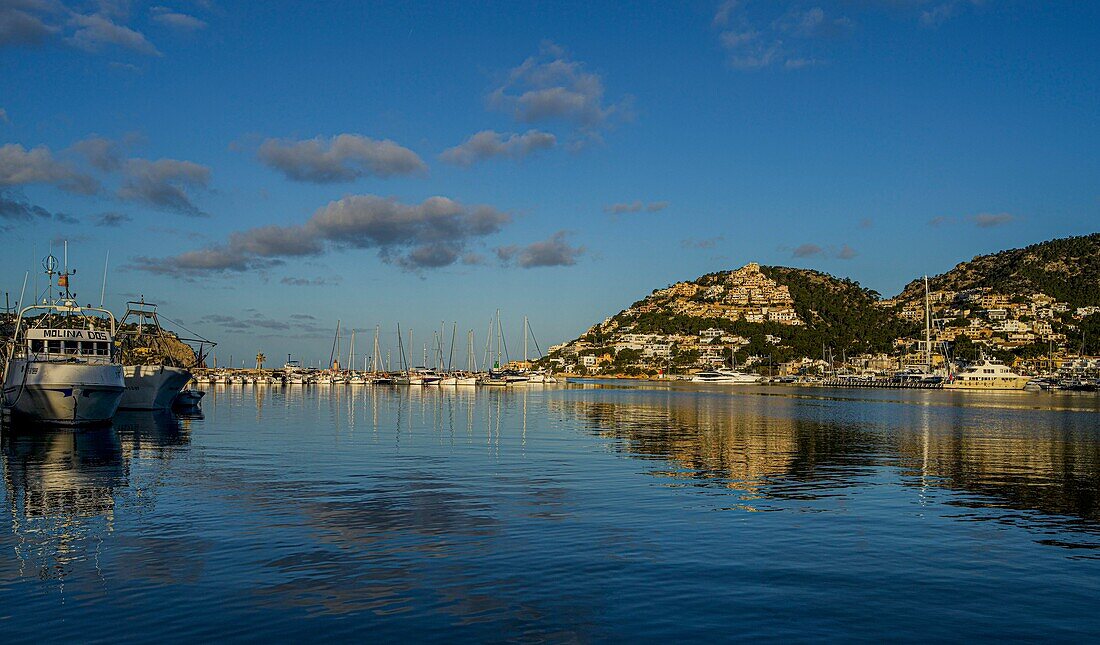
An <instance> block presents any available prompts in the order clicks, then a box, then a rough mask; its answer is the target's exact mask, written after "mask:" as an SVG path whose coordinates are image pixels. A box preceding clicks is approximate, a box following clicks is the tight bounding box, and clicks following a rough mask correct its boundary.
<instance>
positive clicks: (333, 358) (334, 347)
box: [328, 319, 340, 368]
mask: <svg viewBox="0 0 1100 645" xmlns="http://www.w3.org/2000/svg"><path fill="white" fill-rule="evenodd" d="M339 342H340V320H339V319H337V320H336V336H335V337H333V339H332V351H331V352H329V355H328V366H329V367H330V368H331V367H332V364H333V362H334V361H336V359H337V358H338V357H339V354H338V353H337V351H338V344H339Z"/></svg>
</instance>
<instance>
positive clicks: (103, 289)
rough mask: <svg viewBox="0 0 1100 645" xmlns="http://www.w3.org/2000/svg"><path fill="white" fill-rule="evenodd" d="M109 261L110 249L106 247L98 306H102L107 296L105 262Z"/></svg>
mask: <svg viewBox="0 0 1100 645" xmlns="http://www.w3.org/2000/svg"><path fill="white" fill-rule="evenodd" d="M110 261H111V249H107V257H106V258H104V260H103V282H102V283H101V285H100V287H99V306H100V307H102V306H103V301H104V300H106V298H107V264H108V263H109V262H110Z"/></svg>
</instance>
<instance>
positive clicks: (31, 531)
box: [0, 412, 190, 581]
mask: <svg viewBox="0 0 1100 645" xmlns="http://www.w3.org/2000/svg"><path fill="white" fill-rule="evenodd" d="M185 423H190V422H185ZM0 434H2V437H0V446H2V454H3V475H4V485H5V489H6V498H7V502H8V507H9V512H10V515H11V538H13V540H14V541H13V543H14V545H15V552H16V557H17V559H18V561H19V572H18V573H19V575H20V576H26V575H33V576H37V577H39V578H43V579H57V580H62V581H63V580H64V579H65V578H67V577H68V576H70V575H71V574H72V572H73V571H74V570H76V569H77V568H78V567H81V566H84V565H88V566H91V567H92V568H93V569H94V570H95V571H97V572H98V570H99V554H100V549H101V546H102V543H103V540H104V539H105V537H106V536H107V535H109V534H112V533H113V532H114V531H115V523H116V513H117V512H118V509H119V508H120V506H122V505H124V504H129V503H130V500H131V498H130V497H128V496H129V495H133V494H134V493H135V492H136V493H138V494H137V495H136V498H137V499H139V500H140V505H145V506H149V505H151V504H153V503H154V501H155V495H153V494H152V493H153V492H154V490H155V488H156V487H155V486H149V485H145V484H144V483H143V482H142V481H141V480H142V479H144V473H141V474H139V476H138V478H137V479H138V481H136V482H135V476H134V475H135V473H134V471H133V468H132V466H133V460H134V459H135V458H137V457H138V455H139V454H140V455H142V456H144V457H152V458H154V459H158V460H162V461H163V460H165V459H167V457H168V455H169V453H170V452H171V451H173V450H175V449H178V448H179V447H181V446H186V445H187V444H188V443H189V431H188V429H187V428H186V427H185V426H184V425H183V424H181V422H180V421H179V420H178V419H176V418H175V416H173V415H172V414H171V413H164V412H161V413H149V412H125V413H119V414H118V416H117V418H116V422H115V424H114V426H113V427H100V428H76V429H72V428H51V427H40V426H21V425H15V426H12V427H5V428H4V429H3V431H2V433H0Z"/></svg>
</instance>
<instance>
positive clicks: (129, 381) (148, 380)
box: [119, 365, 191, 410]
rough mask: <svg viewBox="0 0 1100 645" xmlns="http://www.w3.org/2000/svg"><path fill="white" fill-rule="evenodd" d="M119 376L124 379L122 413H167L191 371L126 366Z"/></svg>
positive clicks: (160, 367)
mask: <svg viewBox="0 0 1100 645" xmlns="http://www.w3.org/2000/svg"><path fill="white" fill-rule="evenodd" d="M122 374H123V376H124V377H125V379H126V392H125V393H123V395H122V402H121V403H120V404H119V409H122V410H166V409H168V408H170V407H172V402H173V401H175V400H176V397H177V396H178V395H179V393H180V392H182V391H183V388H184V387H185V386H186V385H187V382H188V381H190V380H191V372H190V371H188V370H185V369H183V368H180V367H169V366H167V365H126V366H124V367H123V368H122Z"/></svg>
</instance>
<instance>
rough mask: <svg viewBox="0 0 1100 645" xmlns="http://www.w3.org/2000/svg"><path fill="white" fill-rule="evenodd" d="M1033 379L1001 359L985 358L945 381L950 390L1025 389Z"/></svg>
mask: <svg viewBox="0 0 1100 645" xmlns="http://www.w3.org/2000/svg"><path fill="white" fill-rule="evenodd" d="M1030 380H1031V377H1030V376H1022V375H1020V374H1017V373H1016V372H1013V371H1012V369H1010V368H1009V367H1008V366H1007V365H1005V364H1004V363H1002V362H1001V361H998V360H994V359H990V358H983V359H982V360H980V361H978V362H977V363H975V364H974V365H971V366H970V367H968V368H966V369H965V370H963V371H961V372H959V373H958V374H955V375H953V376H952V377H951V378H949V379H948V381H947V382H946V383H944V385H943V386H944V388H946V389H949V390H986V391H990V390H1003V391H1018V390H1023V389H1024V387H1026V386H1027V384H1028V382H1029V381H1030Z"/></svg>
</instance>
